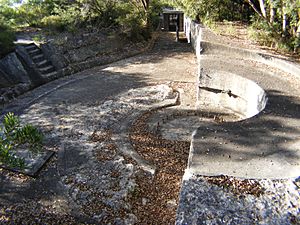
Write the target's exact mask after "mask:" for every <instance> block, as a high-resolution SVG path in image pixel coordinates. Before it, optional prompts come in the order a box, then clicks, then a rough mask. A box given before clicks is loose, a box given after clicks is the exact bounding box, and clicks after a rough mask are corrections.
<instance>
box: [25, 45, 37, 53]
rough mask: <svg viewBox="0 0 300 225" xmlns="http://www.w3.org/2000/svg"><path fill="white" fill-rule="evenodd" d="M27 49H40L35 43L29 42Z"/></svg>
mask: <svg viewBox="0 0 300 225" xmlns="http://www.w3.org/2000/svg"><path fill="white" fill-rule="evenodd" d="M25 49H26V50H27V51H31V50H34V49H39V48H38V46H36V45H35V44H33V43H32V44H29V45H26V46H25Z"/></svg>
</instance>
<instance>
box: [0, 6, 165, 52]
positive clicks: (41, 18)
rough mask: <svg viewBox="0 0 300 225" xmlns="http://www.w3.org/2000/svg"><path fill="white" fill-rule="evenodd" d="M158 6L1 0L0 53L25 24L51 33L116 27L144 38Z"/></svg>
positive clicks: (134, 37)
mask: <svg viewBox="0 0 300 225" xmlns="http://www.w3.org/2000/svg"><path fill="white" fill-rule="evenodd" d="M161 6H162V4H161V1H160V0H152V1H150V0H67V1H65V0H0V32H1V33H0V47H1V48H0V56H1V55H5V54H6V53H7V52H9V51H11V50H12V49H13V44H12V42H13V40H14V35H13V31H15V30H17V29H18V28H20V27H28V26H29V27H39V28H44V29H48V30H50V31H51V32H53V31H57V32H62V31H69V32H76V31H77V30H78V29H81V28H116V29H117V30H119V32H120V34H122V36H124V37H126V38H128V39H130V40H133V41H141V40H147V39H149V38H150V36H151V31H152V30H153V29H154V28H155V27H156V26H157V25H158V21H159V19H158V15H159V13H160V12H161V8H162V7H161ZM4 47H5V48H4Z"/></svg>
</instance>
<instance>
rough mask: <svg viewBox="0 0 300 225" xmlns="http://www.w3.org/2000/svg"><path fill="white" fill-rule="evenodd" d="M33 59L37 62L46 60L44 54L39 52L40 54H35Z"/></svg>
mask: <svg viewBox="0 0 300 225" xmlns="http://www.w3.org/2000/svg"><path fill="white" fill-rule="evenodd" d="M32 60H33V61H34V62H35V63H40V62H42V61H44V60H45V57H44V55H43V54H39V55H36V56H33V57H32Z"/></svg>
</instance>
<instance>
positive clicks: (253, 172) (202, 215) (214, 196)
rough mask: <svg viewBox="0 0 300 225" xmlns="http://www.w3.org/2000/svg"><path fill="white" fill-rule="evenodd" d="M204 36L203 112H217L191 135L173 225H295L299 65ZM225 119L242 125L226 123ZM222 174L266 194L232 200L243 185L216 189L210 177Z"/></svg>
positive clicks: (200, 102) (200, 97)
mask: <svg viewBox="0 0 300 225" xmlns="http://www.w3.org/2000/svg"><path fill="white" fill-rule="evenodd" d="M200 30H201V29H200ZM206 32H209V31H207V30H206V29H202V32H200V34H198V35H200V36H201V39H200V40H201V41H202V42H201V48H200V51H199V52H201V54H198V59H199V60H200V61H199V62H200V64H199V67H200V68H199V87H200V89H199V93H198V108H199V110H201V111H211V110H215V111H216V116H215V117H213V118H211V117H207V118H206V120H205V119H203V120H202V121H200V122H199V127H198V129H197V130H196V131H195V132H194V134H193V137H192V143H191V149H190V156H189V164H188V168H187V170H186V172H185V176H184V182H183V185H182V189H181V194H180V203H179V208H178V211H177V222H176V224H178V225H179V224H200V223H201V224H241V223H242V224H291V223H293V222H292V221H293V220H294V217H295V215H298V213H297V212H296V211H294V210H292V209H291V208H290V209H289V208H285V206H286V202H293V204H294V203H296V202H298V201H299V197H297V194H296V193H298V192H297V190H298V188H299V186H298V187H297V178H298V177H299V175H300V151H299V147H300V139H299V136H300V127H299V124H300V117H299V107H300V98H299V96H300V92H299V90H300V84H299V76H298V75H299V73H298V68H299V65H296V64H293V63H291V62H286V61H284V60H282V59H277V58H272V57H271V56H267V55H265V54H258V53H254V52H251V51H247V50H244V49H237V48H231V47H228V46H224V45H219V44H216V43H214V40H212V39H207V37H211V35H206ZM194 39H197V37H194ZM198 41H199V39H198ZM197 46H199V44H198V45H197ZM198 50H199V48H198ZM270 65H271V66H272V67H270ZM286 72H289V73H286ZM247 80H250V81H247ZM245 81H246V83H247V85H246V86H245ZM252 82H254V83H252ZM259 87H260V88H259ZM229 90H230V92H229ZM233 90H234V91H233ZM264 92H265V94H266V96H265V94H264ZM240 96H243V97H242V99H243V101H245V102H243V101H241V102H239V101H238V98H239V97H240ZM266 98H268V102H267V104H266V107H265V108H264V107H263V106H264V105H265V102H266V101H265V100H266ZM235 102H236V103H237V105H236V104H235ZM247 102H252V103H253V104H248V103H247ZM256 103H258V104H256ZM247 105H248V106H249V110H248V109H247V110H244V109H246V108H248V107H247ZM212 106H213V107H212ZM251 106H254V108H252V109H251ZM241 111H244V112H248V113H244V115H241V113H240V112H241ZM259 111H261V112H260V113H259ZM222 113H231V114H232V115H236V114H237V115H240V119H237V121H227V120H226V118H225V117H224V116H223V115H222ZM257 113H258V114H257ZM255 114H257V115H256V116H254V115H255ZM252 116H253V117H252ZM248 117H251V118H248ZM241 119H242V120H241ZM220 175H225V180H224V182H226V179H227V180H232V179H237V178H238V179H237V180H238V181H239V182H245V180H244V179H247V181H250V182H253V181H254V180H255V182H258V183H257V184H256V185H258V187H262V188H265V189H266V190H267V193H264V194H263V195H262V196H261V197H256V198H255V197H253V198H251V197H249V195H244V194H236V193H234V191H232V189H235V188H236V189H237V190H239V187H238V185H237V186H235V184H233V185H232V186H230V185H229V186H228V188H226V187H227V186H226V183H225V186H222V184H221V185H219V186H221V187H218V186H217V185H209V184H208V182H207V181H206V178H205V176H210V177H214V176H220ZM226 175H227V176H229V177H227V178H226ZM215 179H218V178H217V177H216V178H215ZM249 179H253V180H249ZM282 179H284V180H282ZM272 180H274V181H272ZM279 180H280V181H279ZM277 183H279V184H280V185H281V186H277ZM282 188H283V189H285V190H282ZM286 190H289V192H290V193H292V194H291V195H286ZM207 196H208V197H207ZM239 196H243V197H242V198H238V197H239ZM244 196H245V198H244ZM271 199H272V200H271ZM274 199H276V202H275V201H274ZM281 201H282V202H281ZM270 202H272V203H270ZM279 202H280V203H279ZM288 204H289V203H288ZM296 205H298V203H296ZM282 207H283V208H282ZM296 208H297V207H296ZM257 209H258V210H257ZM277 212H280V213H277ZM296 217H297V216H296Z"/></svg>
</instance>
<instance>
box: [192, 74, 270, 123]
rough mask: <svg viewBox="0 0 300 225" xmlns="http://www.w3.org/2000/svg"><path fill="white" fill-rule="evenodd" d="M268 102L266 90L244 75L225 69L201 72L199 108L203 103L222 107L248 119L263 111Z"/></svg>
mask: <svg viewBox="0 0 300 225" xmlns="http://www.w3.org/2000/svg"><path fill="white" fill-rule="evenodd" d="M266 102H267V97H266V93H265V91H264V90H263V89H262V88H261V87H259V86H258V85H257V84H256V83H255V82H253V81H251V80H248V79H246V78H244V77H241V76H238V75H236V74H233V73H228V72H223V71H215V72H211V73H210V74H209V75H206V74H203V73H201V74H200V77H199V91H198V98H197V104H198V106H199V108H203V107H202V106H203V105H205V106H214V107H222V108H226V109H227V110H230V111H232V112H233V113H234V114H236V115H239V117H240V118H241V119H246V118H250V117H252V116H255V115H256V114H258V113H259V112H261V111H262V110H263V109H264V108H265V106H266ZM201 105H202V106H201Z"/></svg>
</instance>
